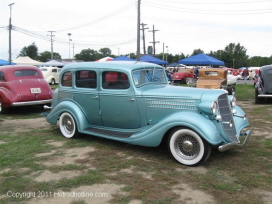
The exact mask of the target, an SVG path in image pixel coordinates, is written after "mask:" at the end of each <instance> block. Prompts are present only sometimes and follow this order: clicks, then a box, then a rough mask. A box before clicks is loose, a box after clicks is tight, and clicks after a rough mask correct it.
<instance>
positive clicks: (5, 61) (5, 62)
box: [0, 59, 16, 66]
mask: <svg viewBox="0 0 272 204" xmlns="http://www.w3.org/2000/svg"><path fill="white" fill-rule="evenodd" d="M11 64H12V65H15V64H16V63H14V62H11ZM3 65H9V61H7V60H2V59H0V66H3Z"/></svg>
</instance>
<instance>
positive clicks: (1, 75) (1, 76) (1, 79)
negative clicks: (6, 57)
mask: <svg viewBox="0 0 272 204" xmlns="http://www.w3.org/2000/svg"><path fill="white" fill-rule="evenodd" d="M4 80H5V78H4V73H3V72H0V81H4Z"/></svg>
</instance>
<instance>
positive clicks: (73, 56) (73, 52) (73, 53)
mask: <svg viewBox="0 0 272 204" xmlns="http://www.w3.org/2000/svg"><path fill="white" fill-rule="evenodd" d="M74 58H75V43H73V59H74Z"/></svg>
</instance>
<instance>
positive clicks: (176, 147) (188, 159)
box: [168, 128, 211, 166]
mask: <svg viewBox="0 0 272 204" xmlns="http://www.w3.org/2000/svg"><path fill="white" fill-rule="evenodd" d="M168 147H169V150H170V152H171V154H172V156H173V157H174V158H175V159H176V160H177V161H178V162H179V163H181V164H184V165H187V166H197V165H200V164H202V163H203V162H205V161H206V160H207V159H208V158H209V156H210V154H211V146H210V145H209V144H208V143H207V142H206V141H205V140H203V139H202V138H201V137H200V136H199V135H198V134H197V133H196V132H194V131H193V130H190V129H186V128H185V129H183V128H175V129H174V130H172V132H171V134H170V135H169V138H168Z"/></svg>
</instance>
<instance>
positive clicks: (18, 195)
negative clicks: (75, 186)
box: [6, 191, 108, 198]
mask: <svg viewBox="0 0 272 204" xmlns="http://www.w3.org/2000/svg"><path fill="white" fill-rule="evenodd" d="M6 195H7V197H9V198H11V197H12V198H54V197H59V198H103V197H107V196H108V193H104V192H95V193H94V192H63V191H33V192H13V191H8V192H7V194H6Z"/></svg>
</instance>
